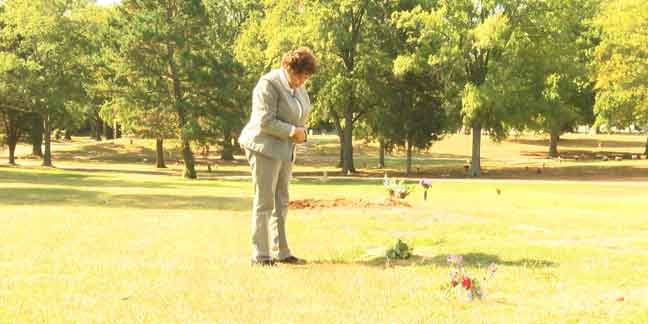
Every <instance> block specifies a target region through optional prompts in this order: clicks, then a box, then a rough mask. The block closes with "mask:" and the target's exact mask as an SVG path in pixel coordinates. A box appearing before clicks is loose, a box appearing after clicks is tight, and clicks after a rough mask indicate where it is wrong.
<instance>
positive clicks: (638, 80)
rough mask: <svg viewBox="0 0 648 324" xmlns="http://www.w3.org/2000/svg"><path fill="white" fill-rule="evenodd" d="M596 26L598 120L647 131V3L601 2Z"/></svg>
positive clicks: (629, 0) (647, 149) (626, 0)
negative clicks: (597, 43) (598, 37)
mask: <svg viewBox="0 0 648 324" xmlns="http://www.w3.org/2000/svg"><path fill="white" fill-rule="evenodd" d="M595 26H597V27H598V28H599V30H600V37H601V39H600V43H599V45H598V46H597V47H596V50H595V52H594V55H593V57H594V58H593V63H592V66H593V72H594V73H593V77H594V79H595V82H596V84H595V91H596V101H595V112H596V114H597V118H598V120H597V122H598V123H599V124H607V125H608V126H609V127H613V126H616V127H627V126H630V125H635V126H638V127H640V128H644V129H646V130H648V33H646V30H648V2H646V1H642V0H611V1H606V2H603V5H602V9H601V11H600V13H599V15H598V16H597V17H596V19H595ZM644 154H646V155H648V138H647V140H646V146H645V152H644Z"/></svg>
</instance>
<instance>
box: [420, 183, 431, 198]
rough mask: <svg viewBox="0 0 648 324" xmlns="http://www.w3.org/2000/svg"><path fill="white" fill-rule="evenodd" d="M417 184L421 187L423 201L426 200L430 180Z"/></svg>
mask: <svg viewBox="0 0 648 324" xmlns="http://www.w3.org/2000/svg"><path fill="white" fill-rule="evenodd" d="M419 184H420V185H421V187H423V200H427V191H428V189H430V187H431V186H432V180H430V179H421V180H419Z"/></svg>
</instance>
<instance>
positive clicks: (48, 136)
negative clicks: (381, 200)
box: [42, 113, 52, 167]
mask: <svg viewBox="0 0 648 324" xmlns="http://www.w3.org/2000/svg"><path fill="white" fill-rule="evenodd" d="M43 135H45V136H44V142H45V154H43V164H42V165H43V166H44V167H51V166H52V147H51V146H52V128H51V125H50V116H49V113H45V115H44V116H43Z"/></svg>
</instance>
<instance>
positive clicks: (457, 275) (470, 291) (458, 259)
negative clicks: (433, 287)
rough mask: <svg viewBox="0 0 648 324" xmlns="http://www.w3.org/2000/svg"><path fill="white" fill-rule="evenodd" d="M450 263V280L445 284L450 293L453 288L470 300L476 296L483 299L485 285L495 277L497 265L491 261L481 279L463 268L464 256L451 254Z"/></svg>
mask: <svg viewBox="0 0 648 324" xmlns="http://www.w3.org/2000/svg"><path fill="white" fill-rule="evenodd" d="M448 264H449V265H450V267H451V269H450V282H449V283H448V284H447V285H446V286H445V289H446V291H447V292H448V293H450V292H452V291H453V290H454V291H455V292H456V293H457V295H458V296H460V295H464V294H465V298H466V300H468V301H471V300H473V299H475V298H477V299H481V298H482V297H483V296H484V289H483V288H484V286H485V285H486V283H487V282H488V281H489V280H491V279H492V278H493V276H494V275H495V272H497V265H496V264H495V263H491V264H490V265H489V266H488V268H487V269H486V274H485V275H484V277H483V278H482V279H481V280H478V279H477V278H474V277H470V276H469V275H468V274H467V273H466V271H464V268H463V256H461V255H449V256H448Z"/></svg>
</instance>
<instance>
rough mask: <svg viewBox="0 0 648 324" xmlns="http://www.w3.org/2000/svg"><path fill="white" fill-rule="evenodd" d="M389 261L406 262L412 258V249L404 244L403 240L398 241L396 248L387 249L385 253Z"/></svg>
mask: <svg viewBox="0 0 648 324" xmlns="http://www.w3.org/2000/svg"><path fill="white" fill-rule="evenodd" d="M385 256H386V257H387V259H393V260H405V259H409V258H410V257H411V256H412V248H411V247H409V246H408V245H407V243H405V242H403V241H402V240H401V239H398V240H397V241H396V244H394V246H392V247H390V248H389V249H387V251H386V252H385Z"/></svg>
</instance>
